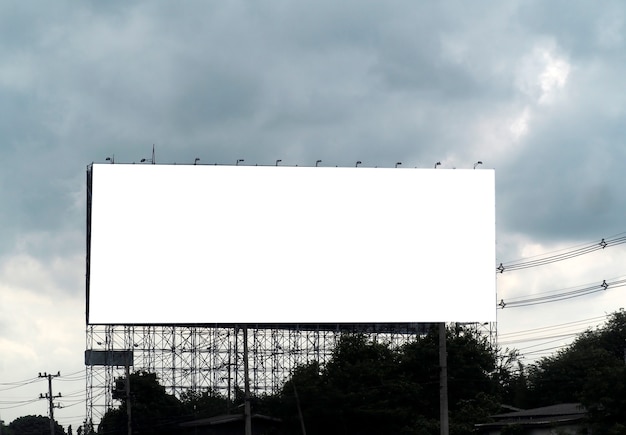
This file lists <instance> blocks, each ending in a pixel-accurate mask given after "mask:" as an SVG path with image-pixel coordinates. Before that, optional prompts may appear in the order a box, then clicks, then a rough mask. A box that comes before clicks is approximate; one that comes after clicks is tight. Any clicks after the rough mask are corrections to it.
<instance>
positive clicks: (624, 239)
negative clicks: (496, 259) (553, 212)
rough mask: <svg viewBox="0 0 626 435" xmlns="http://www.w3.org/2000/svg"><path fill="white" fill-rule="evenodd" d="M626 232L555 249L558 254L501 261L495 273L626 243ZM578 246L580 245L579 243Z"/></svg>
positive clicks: (542, 263)
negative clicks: (575, 245)
mask: <svg viewBox="0 0 626 435" xmlns="http://www.w3.org/2000/svg"><path fill="white" fill-rule="evenodd" d="M623 234H626V232H623V233H619V234H616V235H615V236H611V237H609V238H603V239H601V240H600V241H597V242H592V243H588V244H585V245H582V247H578V248H575V249H572V248H569V249H567V250H565V251H564V252H563V251H555V252H559V253H558V254H553V255H546V254H543V255H538V256H534V257H528V259H527V260H524V259H521V260H514V261H509V262H502V263H500V265H499V266H498V267H496V272H497V273H504V272H510V271H513V270H520V269H528V268H531V267H537V266H544V265H546V264H551V263H555V262H558V261H563V260H568V259H570V258H575V257H579V256H581V255H585V254H589V253H591V252H595V251H599V250H602V249H605V248H608V247H611V246H617V245H621V244H624V243H626V236H624V235H623ZM579 246H580V245H579Z"/></svg>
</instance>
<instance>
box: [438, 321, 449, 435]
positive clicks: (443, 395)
mask: <svg viewBox="0 0 626 435" xmlns="http://www.w3.org/2000/svg"><path fill="white" fill-rule="evenodd" d="M447 353H448V350H447V348H446V324H445V322H441V323H439V370H440V371H439V424H440V433H441V435H448V431H449V428H448V426H449V424H448V355H447Z"/></svg>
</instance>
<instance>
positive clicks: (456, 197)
mask: <svg viewBox="0 0 626 435" xmlns="http://www.w3.org/2000/svg"><path fill="white" fill-rule="evenodd" d="M87 227H88V228H87V238H88V240H87V314H88V319H87V321H88V323H91V324H191V323H202V324H209V323H218V324H232V323H322V322H356V323H372V322H439V321H492V320H495V306H496V305H495V301H496V291H495V274H494V272H493V270H494V265H495V176H494V171H493V170H484V169H483V170H462V169H456V170H442V169H437V170H434V169H396V168H364V167H352V168H329V167H289V166H274V165H273V166H242V165H239V166H237V165H232V166H219V165H217V166H214V165H120V164H115V165H111V164H93V165H91V166H90V167H89V168H88V211H87Z"/></svg>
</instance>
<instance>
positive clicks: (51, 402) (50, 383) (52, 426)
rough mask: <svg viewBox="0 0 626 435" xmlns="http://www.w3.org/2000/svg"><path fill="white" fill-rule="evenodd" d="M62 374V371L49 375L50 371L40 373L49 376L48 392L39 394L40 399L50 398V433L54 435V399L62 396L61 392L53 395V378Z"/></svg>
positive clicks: (45, 376) (41, 376)
mask: <svg viewBox="0 0 626 435" xmlns="http://www.w3.org/2000/svg"><path fill="white" fill-rule="evenodd" d="M59 376H61V372H57V374H56V375H49V374H48V373H45V372H44V373H43V374H42V373H39V377H40V378H48V392H47V393H46V395H45V396H44V395H43V394H40V395H39V398H40V399H48V405H49V407H50V435H54V399H56V398H59V397H61V393H59V394H57V395H56V396H53V395H52V378H57V377H59Z"/></svg>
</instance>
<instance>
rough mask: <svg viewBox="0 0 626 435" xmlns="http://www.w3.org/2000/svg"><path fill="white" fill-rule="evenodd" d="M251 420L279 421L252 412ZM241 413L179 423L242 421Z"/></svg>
mask: <svg viewBox="0 0 626 435" xmlns="http://www.w3.org/2000/svg"><path fill="white" fill-rule="evenodd" d="M251 418H252V420H254V421H259V420H264V421H267V422H271V423H280V422H281V420H280V419H279V418H275V417H270V416H267V415H262V414H252V416H251ZM243 419H244V415H243V414H225V415H217V416H215V417H210V418H200V419H198V420H193V421H187V422H185V423H181V424H180V427H201V426H217V425H221V424H228V423H232V422H237V421H243Z"/></svg>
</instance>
